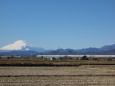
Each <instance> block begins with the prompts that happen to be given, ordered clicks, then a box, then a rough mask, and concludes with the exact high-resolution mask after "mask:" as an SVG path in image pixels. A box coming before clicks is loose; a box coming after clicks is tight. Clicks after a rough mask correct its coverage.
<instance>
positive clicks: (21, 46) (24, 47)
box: [0, 40, 45, 52]
mask: <svg viewBox="0 0 115 86" xmlns="http://www.w3.org/2000/svg"><path fill="white" fill-rule="evenodd" d="M0 50H1V51H15V50H16V51H37V52H44V51H45V49H43V48H38V47H34V46H33V45H31V44H29V43H28V42H26V41H23V40H17V41H16V42H14V43H12V44H9V45H6V46H4V47H1V48H0Z"/></svg>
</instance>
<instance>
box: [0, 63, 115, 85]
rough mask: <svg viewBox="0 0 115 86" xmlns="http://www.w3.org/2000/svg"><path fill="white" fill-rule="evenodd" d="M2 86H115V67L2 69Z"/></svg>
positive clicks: (0, 81)
mask: <svg viewBox="0 0 115 86" xmlns="http://www.w3.org/2000/svg"><path fill="white" fill-rule="evenodd" d="M0 86H115V65H89V66H87V65H82V66H79V67H0Z"/></svg>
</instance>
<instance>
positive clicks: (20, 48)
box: [0, 40, 115, 55]
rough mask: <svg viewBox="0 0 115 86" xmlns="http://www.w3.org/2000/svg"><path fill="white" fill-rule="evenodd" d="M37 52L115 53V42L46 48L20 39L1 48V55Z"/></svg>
mask: <svg viewBox="0 0 115 86" xmlns="http://www.w3.org/2000/svg"><path fill="white" fill-rule="evenodd" d="M35 54H52V55H54V54H55V55H59V54H60V55H69V54H72V55H74V54H91V55H92V54H95V55H97V54H99V55H100V54H103V55H106V54H109V55H113V54H114V55H115V44H113V45H106V46H103V47H101V48H91V47H90V48H84V49H79V50H74V49H62V48H60V49H57V50H46V49H43V48H38V47H34V46H33V45H31V44H29V43H28V42H26V41H23V40H18V41H16V42H14V43H12V44H9V45H6V46H4V47H1V48H0V55H35Z"/></svg>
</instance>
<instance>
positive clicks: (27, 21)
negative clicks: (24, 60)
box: [0, 0, 115, 49]
mask: <svg viewBox="0 0 115 86" xmlns="http://www.w3.org/2000/svg"><path fill="white" fill-rule="evenodd" d="M114 37H115V0H0V47H2V46H5V45H7V44H10V43H13V42H15V41H16V40H26V41H28V42H29V43H31V44H33V45H34V46H37V47H42V48H45V49H58V48H64V49H66V48H73V49H81V48H88V47H101V46H103V45H111V44H115V39H114Z"/></svg>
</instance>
